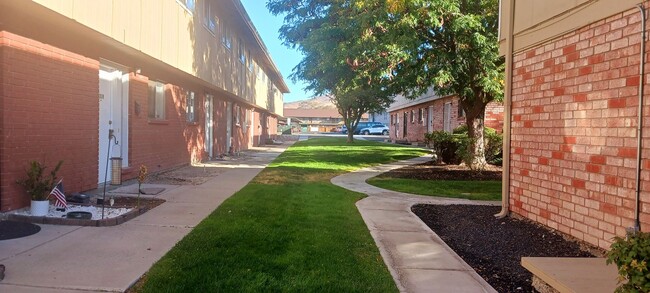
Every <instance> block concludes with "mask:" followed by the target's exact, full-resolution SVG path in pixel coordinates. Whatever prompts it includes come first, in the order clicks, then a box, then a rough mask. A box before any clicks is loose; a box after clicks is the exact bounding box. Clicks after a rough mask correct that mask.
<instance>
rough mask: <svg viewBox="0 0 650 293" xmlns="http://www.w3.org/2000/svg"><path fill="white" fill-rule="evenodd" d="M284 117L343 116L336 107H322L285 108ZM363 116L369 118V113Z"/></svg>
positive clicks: (362, 116)
mask: <svg viewBox="0 0 650 293" xmlns="http://www.w3.org/2000/svg"><path fill="white" fill-rule="evenodd" d="M284 117H296V118H341V119H342V118H343V117H342V116H341V114H339V110H337V109H336V108H320V109H287V108H284ZM361 118H366V119H367V118H368V113H365V114H363V115H361Z"/></svg>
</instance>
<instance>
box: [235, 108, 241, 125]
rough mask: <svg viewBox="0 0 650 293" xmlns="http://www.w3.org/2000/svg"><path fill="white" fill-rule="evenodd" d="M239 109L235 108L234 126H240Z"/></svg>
mask: <svg viewBox="0 0 650 293" xmlns="http://www.w3.org/2000/svg"><path fill="white" fill-rule="evenodd" d="M240 119H241V107H239V106H235V125H240V124H239V123H240V122H241V120H240Z"/></svg>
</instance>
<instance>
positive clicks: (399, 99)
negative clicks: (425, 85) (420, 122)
mask: <svg viewBox="0 0 650 293" xmlns="http://www.w3.org/2000/svg"><path fill="white" fill-rule="evenodd" d="M442 98H444V97H443V96H439V95H437V94H436V93H435V92H434V91H433V89H432V88H430V89H429V90H427V92H426V93H424V94H423V95H421V96H419V97H417V98H415V99H409V98H407V97H405V96H403V95H397V96H395V101H394V102H393V103H392V104H390V106H389V107H388V110H387V112H393V111H397V110H400V109H404V108H408V107H412V106H415V105H419V104H422V103H426V102H430V101H435V100H437V99H442Z"/></svg>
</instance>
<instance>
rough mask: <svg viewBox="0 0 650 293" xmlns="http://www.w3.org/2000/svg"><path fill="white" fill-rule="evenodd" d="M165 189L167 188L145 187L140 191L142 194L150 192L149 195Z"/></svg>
mask: <svg viewBox="0 0 650 293" xmlns="http://www.w3.org/2000/svg"><path fill="white" fill-rule="evenodd" d="M163 191H165V189H164V188H162V187H145V188H141V189H140V192H141V193H142V194H149V195H156V194H158V193H161V192H163Z"/></svg>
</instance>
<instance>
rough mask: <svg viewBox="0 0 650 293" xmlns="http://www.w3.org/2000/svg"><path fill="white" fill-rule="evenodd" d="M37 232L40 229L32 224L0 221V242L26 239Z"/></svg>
mask: <svg viewBox="0 0 650 293" xmlns="http://www.w3.org/2000/svg"><path fill="white" fill-rule="evenodd" d="M38 231H41V227H40V226H38V225H34V224H32V223H24V222H17V221H0V240H8V239H15V238H21V237H27V236H29V235H33V234H36V233H38ZM0 280H2V278H0Z"/></svg>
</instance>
